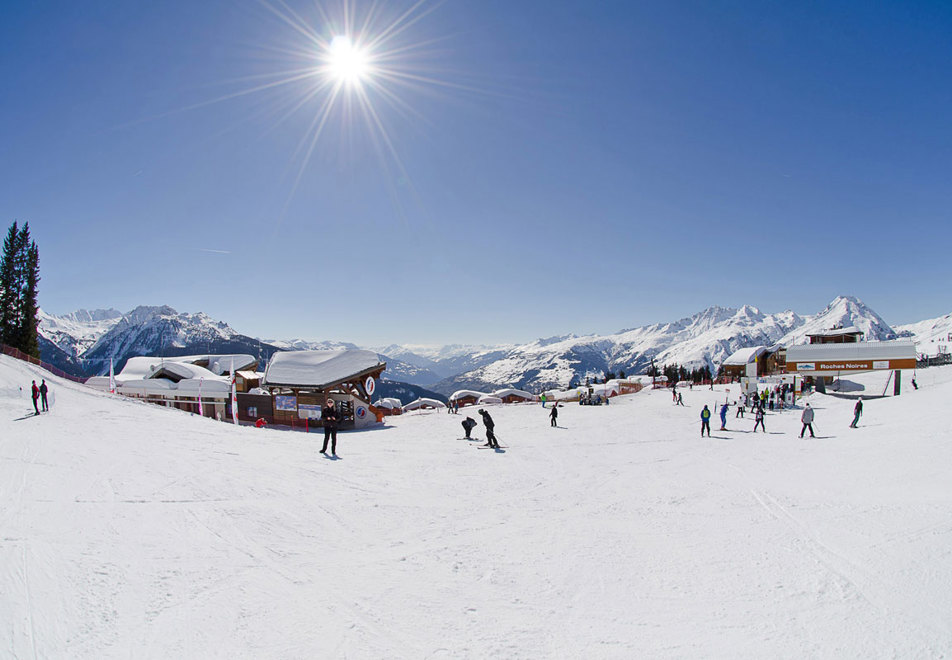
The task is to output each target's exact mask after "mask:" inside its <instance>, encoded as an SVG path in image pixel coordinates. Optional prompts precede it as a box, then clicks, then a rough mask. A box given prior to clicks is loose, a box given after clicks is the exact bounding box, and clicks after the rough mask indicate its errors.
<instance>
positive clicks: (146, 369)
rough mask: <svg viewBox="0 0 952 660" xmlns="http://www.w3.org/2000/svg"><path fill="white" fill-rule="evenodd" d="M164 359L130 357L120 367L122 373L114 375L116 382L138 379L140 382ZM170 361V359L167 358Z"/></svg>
mask: <svg viewBox="0 0 952 660" xmlns="http://www.w3.org/2000/svg"><path fill="white" fill-rule="evenodd" d="M165 359H166V358H160V357H152V356H136V357H131V358H129V359H128V360H126V364H125V365H124V366H123V367H122V371H120V372H119V373H117V374H116V382H120V381H125V380H133V379H138V380H142V379H143V378H148V377H149V374H151V373H152V370H153V369H154V368H155V367H156V366H158V365H160V364H162V363H163V361H165ZM168 359H169V360H172V358H168Z"/></svg>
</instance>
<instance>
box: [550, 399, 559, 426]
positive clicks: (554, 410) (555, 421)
mask: <svg viewBox="0 0 952 660" xmlns="http://www.w3.org/2000/svg"><path fill="white" fill-rule="evenodd" d="M549 417H551V418H552V426H558V425H559V404H558V402H556V403H554V404H552V412H550V413H549Z"/></svg>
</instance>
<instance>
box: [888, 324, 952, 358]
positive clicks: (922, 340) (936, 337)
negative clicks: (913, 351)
mask: <svg viewBox="0 0 952 660" xmlns="http://www.w3.org/2000/svg"><path fill="white" fill-rule="evenodd" d="M896 334H897V335H899V336H900V337H908V338H911V339H914V340H915V342H916V345H917V346H916V348H917V350H918V351H919V352H920V353H925V354H926V355H930V356H932V355H936V354H937V353H938V352H939V347H940V346H941V347H944V351H945V352H949V351H950V350H952V314H946V315H945V316H940V317H939V318H936V319H928V320H926V321H919V322H918V323H909V324H906V325H897V326H896Z"/></svg>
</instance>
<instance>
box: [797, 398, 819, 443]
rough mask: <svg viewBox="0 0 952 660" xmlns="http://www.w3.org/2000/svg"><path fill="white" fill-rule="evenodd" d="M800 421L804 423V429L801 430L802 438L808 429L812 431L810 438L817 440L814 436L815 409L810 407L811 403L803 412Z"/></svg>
mask: <svg viewBox="0 0 952 660" xmlns="http://www.w3.org/2000/svg"><path fill="white" fill-rule="evenodd" d="M800 421H801V422H803V428H802V429H800V437H801V438H802V437H803V434H804V433H806V431H807V429H810V437H811V438H815V437H816V436H815V435H813V408H811V407H810V404H809V403H808V404H807V407H806V408H805V409H804V410H803V414H802V415H800Z"/></svg>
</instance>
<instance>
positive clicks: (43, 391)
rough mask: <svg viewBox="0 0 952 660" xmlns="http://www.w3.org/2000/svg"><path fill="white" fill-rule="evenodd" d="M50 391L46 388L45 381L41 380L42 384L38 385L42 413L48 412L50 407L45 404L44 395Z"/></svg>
mask: <svg viewBox="0 0 952 660" xmlns="http://www.w3.org/2000/svg"><path fill="white" fill-rule="evenodd" d="M49 391H50V388H48V387H47V386H46V379H45V378H44V379H43V382H41V383H40V403H42V404H43V405H42V407H43V412H49V410H50V405H49V404H48V403H47V402H46V393H47V392H49Z"/></svg>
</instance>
